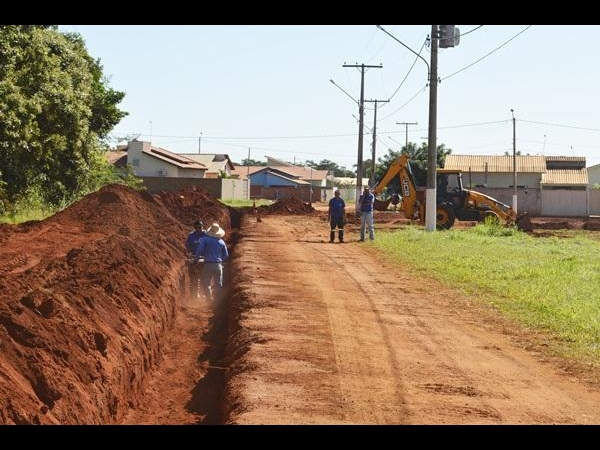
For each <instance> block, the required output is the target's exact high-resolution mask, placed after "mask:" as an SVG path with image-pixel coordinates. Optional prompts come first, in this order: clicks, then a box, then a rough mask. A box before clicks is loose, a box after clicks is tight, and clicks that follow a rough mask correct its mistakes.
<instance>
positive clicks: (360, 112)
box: [342, 64, 383, 212]
mask: <svg viewBox="0 0 600 450" xmlns="http://www.w3.org/2000/svg"><path fill="white" fill-rule="evenodd" d="M342 67H360V68H361V71H360V74H361V75H360V102H359V103H358V118H359V120H358V158H357V164H356V206H355V208H356V211H357V212H358V210H359V207H358V199H359V197H360V193H361V189H362V176H363V122H364V108H365V68H378V69H381V68H382V67H383V65H381V64H380V65H378V66H370V65H366V64H344V65H343V66H342Z"/></svg>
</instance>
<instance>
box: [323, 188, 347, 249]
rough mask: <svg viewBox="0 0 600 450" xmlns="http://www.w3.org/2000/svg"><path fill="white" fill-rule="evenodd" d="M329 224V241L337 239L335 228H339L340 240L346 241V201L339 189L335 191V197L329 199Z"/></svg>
mask: <svg viewBox="0 0 600 450" xmlns="http://www.w3.org/2000/svg"><path fill="white" fill-rule="evenodd" d="M327 217H328V219H329V226H330V228H331V231H330V233H329V242H330V243H333V242H334V241H335V229H336V228H337V229H338V240H339V241H340V242H344V225H346V202H344V199H343V198H342V197H341V195H340V191H339V189H336V190H335V192H334V193H333V198H332V199H331V200H329V212H328V216H327Z"/></svg>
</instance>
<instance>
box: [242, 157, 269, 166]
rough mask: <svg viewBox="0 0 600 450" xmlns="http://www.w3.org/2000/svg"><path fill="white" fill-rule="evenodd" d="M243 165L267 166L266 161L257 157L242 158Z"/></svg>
mask: <svg viewBox="0 0 600 450" xmlns="http://www.w3.org/2000/svg"><path fill="white" fill-rule="evenodd" d="M241 165H242V166H266V165H267V162H266V161H256V160H255V159H250V158H245V159H243V160H242V164H241Z"/></svg>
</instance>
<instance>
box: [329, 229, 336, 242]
mask: <svg viewBox="0 0 600 450" xmlns="http://www.w3.org/2000/svg"><path fill="white" fill-rule="evenodd" d="M333 241H335V231H332V232H331V233H329V243H331V244H333Z"/></svg>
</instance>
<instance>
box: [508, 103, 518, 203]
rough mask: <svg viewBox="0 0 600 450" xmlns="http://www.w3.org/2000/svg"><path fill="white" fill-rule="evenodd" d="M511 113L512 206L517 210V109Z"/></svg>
mask: <svg viewBox="0 0 600 450" xmlns="http://www.w3.org/2000/svg"><path fill="white" fill-rule="evenodd" d="M510 113H511V114H512V123H513V189H514V192H513V199H512V208H513V211H514V212H515V213H516V212H517V131H516V121H515V111H514V110H513V109H512V108H511V109H510Z"/></svg>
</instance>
